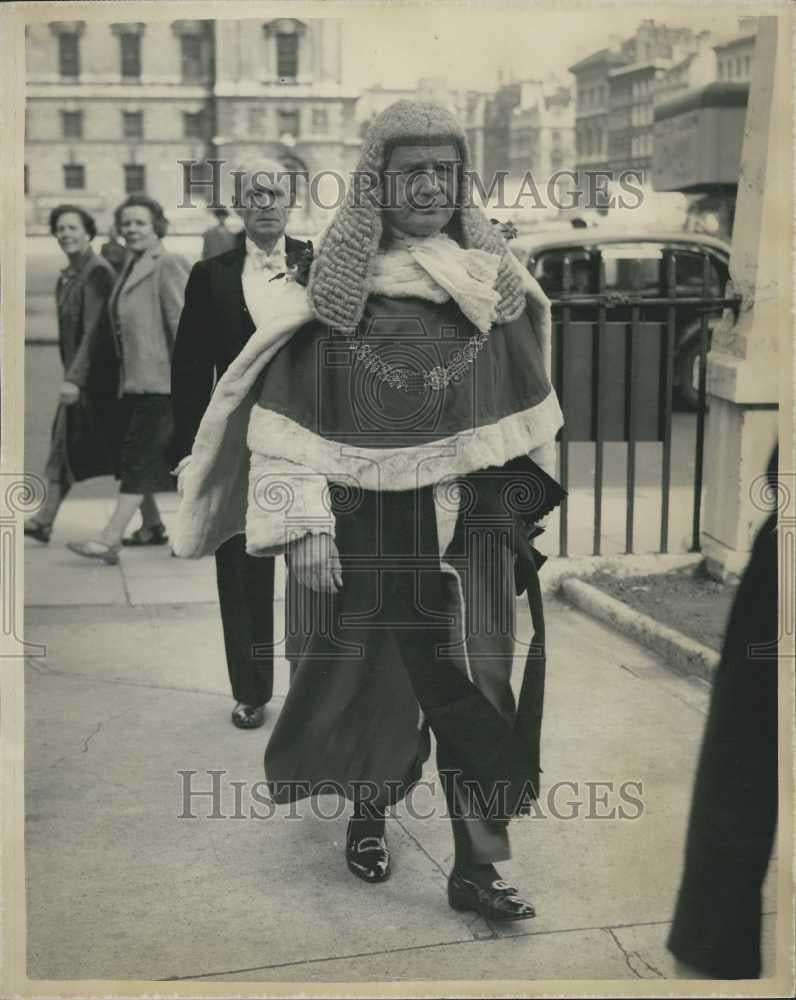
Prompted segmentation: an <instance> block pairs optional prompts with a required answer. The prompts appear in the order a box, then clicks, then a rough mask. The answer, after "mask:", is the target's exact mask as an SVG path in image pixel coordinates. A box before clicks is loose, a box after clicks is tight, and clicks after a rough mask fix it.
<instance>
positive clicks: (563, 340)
mask: <svg viewBox="0 0 796 1000" xmlns="http://www.w3.org/2000/svg"><path fill="white" fill-rule="evenodd" d="M592 257H593V262H594V263H595V264H596V273H597V282H596V284H597V290H596V292H589V293H578V292H574V291H573V290H572V262H571V259H570V258H569V257H568V256H564V257H563V259H562V264H563V272H562V292H561V294H560V295H559V296H557V297H555V298H552V299H551V303H552V309H553V338H554V369H553V382H554V385H555V388H556V391H557V392H558V396H559V399H560V402H561V407H562V410H563V412H564V418H565V423H564V427H563V428H562V430H561V432H560V433H559V437H558V441H559V445H560V452H559V458H560V480H561V485H562V486H563V487H564V489H568V488H569V445H570V437H569V432H568V429H567V414H568V410H572V409H573V407H575V406H576V405H577V400H573V399H572V398H570V397H569V396H568V392H567V385H566V378H565V373H566V362H567V356H568V351H569V350H571V349H572V346H573V337H572V324H573V318H572V312H573V309H574V310H577V311H578V313H579V314H580V318H579V320H578V322H579V323H585V324H589V323H591V324H593V325H596V336H593V337H592V345H591V351H592V355H591V421H590V422H591V430H592V434H591V436H590V438H589V439H590V440H593V441H594V446H595V463H594V524H593V540H592V552H593V554H594V555H600V554H601V548H602V526H603V478H604V457H605V456H604V447H605V444H606V438H605V433H604V427H603V420H602V415H601V409H602V406H601V393H602V392H603V390H604V387H605V371H604V357H603V351H604V347H605V344H606V334H607V330H608V324H609V322H611V323H614V324H615V323H617V322H618V323H621V324H624V327H625V343H624V361H625V371H624V436H623V437H622V438H617V437H613V438H611V440H624V441H626V443H627V461H626V488H627V512H626V517H625V552H626V553H627V554H631V553H633V550H634V533H635V504H636V450H637V444H638V442H637V426H638V417H639V414H640V412H641V411H640V407H642V406H643V402H642V401H641V400H639V399H638V398H637V395H638V393H637V391H636V387H637V369H636V367H635V366H634V360H635V359H634V355H635V353H636V352H637V348H638V347H639V344H640V340H639V338H640V336H641V313H642V310H644V312H645V313H648V312H649V311H650V310H660V312H658V314H657V318H656V320H655V322H656V323H657V324H659V325H660V335H661V337H662V341H663V342H662V349H661V351H660V395H659V397H658V400H657V405H658V437H657V439H656V440H658V441H660V442H662V445H663V448H662V457H661V479H660V483H661V522H660V551H661V552H667V551H668V549H669V511H670V492H671V461H672V393H673V389H674V361H675V351H676V346H677V343H676V341H677V317H678V311H680V310H683V309H686V308H688V309H690V310H691V313H692V314H694V313H696V314H697V315H698V317H699V331H698V338H699V356H698V405H697V412H696V454H695V470H694V499H693V511H692V526H691V551H694V552H697V551H699V548H700V537H699V536H700V520H701V512H702V487H703V460H704V447H705V417H706V410H707V405H706V403H707V353H708V349H709V340H710V327H709V319H710V316H711V314H713V315H718V314H720V313H721V311H722V310H723V309H727V308H729V309H732V310H733V311H734V313H735V315H736V317H737V314H738V309H739V306H740V301H741V299H740V296H726V294H725V295H724V296H721V297H719V296H716V295H715V294H711V291H710V286H711V280H712V279H713V280H714V281H715V279H714V278H713V272H712V263H711V258H710V256H709V254H708V253H707V252H704V251H703V253H702V258H703V263H702V288H701V291H700V294H699V295H696V296H694V295H688V296H683V295H681V296H678V295H677V284H676V260H675V254H674V251H672V250H664V251H663V261H662V264H663V268H662V273H663V276H664V277H663V282H662V284H663V286H664V289H663V290H664V294H662V295H642V294H640V291H639V289H640V286H641V282H640V278H641V272H640V262H639V261H631V286H632V289H633V291H632V292H631V294H618V293H616V292H612V291H608V290H606V278H605V261H604V260H603V258H602V255H601V254H599V253H596V254H593V255H592ZM595 258H596V259H595ZM586 310H588V311H589V312H591V313H592V315H591V316H590V315H588V313H586V314H585V318H583V317H584V311H586ZM628 310H629V317H628V316H627V312H628ZM617 312H619V313H620V316H619V318H618V319H617V317H616V313H617ZM647 325H649V321H647ZM647 439H648V440H649V438H647ZM568 541H569V539H568V502H567V500H566V499H565V500H564V502H563V503H562V505H561V511H560V521H559V555H561V556H566V555H568Z"/></svg>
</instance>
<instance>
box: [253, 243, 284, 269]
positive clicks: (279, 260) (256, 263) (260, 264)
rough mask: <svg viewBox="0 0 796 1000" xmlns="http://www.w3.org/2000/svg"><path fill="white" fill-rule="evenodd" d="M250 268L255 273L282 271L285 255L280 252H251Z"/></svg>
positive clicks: (258, 250) (257, 250)
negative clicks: (251, 267) (252, 268)
mask: <svg viewBox="0 0 796 1000" xmlns="http://www.w3.org/2000/svg"><path fill="white" fill-rule="evenodd" d="M251 259H252V266H253V267H254V269H255V270H256V271H284V269H285V255H284V253H283V252H282V251H281V250H276V251H274V252H273V253H268V251H267V250H260V249H259V248H257V249H256V250H252V252H251Z"/></svg>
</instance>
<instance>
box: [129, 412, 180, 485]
mask: <svg viewBox="0 0 796 1000" xmlns="http://www.w3.org/2000/svg"><path fill="white" fill-rule="evenodd" d="M173 434H174V419H173V416H172V409H171V396H166V395H161V394H155V393H148V394H145V393H141V394H135V395H134V394H129V395H125V396H122V398H121V399H120V400H119V424H118V440H119V451H118V455H119V459H118V467H119V471H118V478H119V480H120V492H121V493H133V494H141V493H161V492H167V491H170V490H173V489H174V488H175V481H174V477H173V476H172V474H171V471H170V467H169V460H168V455H169V448H170V446H171V439H172V436H173Z"/></svg>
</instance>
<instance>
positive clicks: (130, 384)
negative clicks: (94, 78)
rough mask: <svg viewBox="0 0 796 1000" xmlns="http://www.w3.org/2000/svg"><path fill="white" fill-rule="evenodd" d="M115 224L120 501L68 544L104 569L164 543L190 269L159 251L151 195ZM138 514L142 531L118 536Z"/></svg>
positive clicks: (135, 200) (113, 311)
mask: <svg viewBox="0 0 796 1000" xmlns="http://www.w3.org/2000/svg"><path fill="white" fill-rule="evenodd" d="M115 224H116V228H117V230H118V232H119V233H121V235H122V238H123V239H124V242H125V245H126V246H127V249H128V250H129V251H130V257H129V259H128V260H127V263H126V264H125V266H124V268H123V270H122V272H121V274H120V275H119V279H118V281H117V283H116V285H115V286H114V289H113V292H112V293H111V298H110V304H109V311H110V316H111V322H112V325H113V332H114V339H115V343H116V346H117V352H118V355H119V360H120V363H121V380H120V381H121V390H120V392H121V398H120V400H119V424H118V434H119V457H118V466H119V480H120V483H119V497H118V500H117V502H116V507H115V509H114V511H113V514H112V515H111V517H110V520H109V521H108V523H107V524H106V525H105V526H104V528H103V529H102V530H101V531H100V532H99V534H98V535H96V536H95V537H93V538H90V539H88V540H86V541H80V542H70V543H68V547H69V548H70V549H71V550H72V552H75V553H76V554H77V555H80V556H84V557H85V558H87V559H97V560H100V561H102V562H105V563H109V564H113V563H117V562H118V561H119V550H120V547H121V545H122V544H123V542H124V544H131V545H163V544H164V543H165V542H166V541H167V535H166V530H165V527H164V525H163V523H162V521H161V518H160V512H159V510H158V507H157V503H156V502H155V497H154V494H155V493H156V492H161V491H166V490H170V489H173V478H172V476H171V473H170V471H169V461H168V453H169V448H170V445H171V437H172V433H173V423H172V415H171V399H170V393H171V356H172V352H173V350H174V338H175V335H176V333H177V325H178V323H179V319H180V313H181V312H182V306H183V300H184V294H185V285H186V283H187V280H188V272H189V270H190V268H189V265H188V262H187V261H186V260H185V259H184V258H183V257H180V256H178V255H177V254H172V253H168V252H167V251H166V249H165V248H164V247H163V244H162V243H161V238H162V237H163V236H165V234H166V229H167V225H168V224H167V221H166V217H165V215H164V214H163V209H162V208H161V206H160V205H159V204H158V202H156V201H154V200H153V199H152V198H149V197H147V196H146V195H143V194H137V195H130V197H129V198H128V199H127V200H126V201H124V202H123V203H122V204H121V205H119V207H118V208H117V209H116V212H115ZM139 509H140V511H141V522H142V523H141V527H140V528H138V529H137V530H136V531H134V532H133V533H132V535H131V536H130V537H129V538H126V539H123V536H124V532H125V529H126V528H127V525H128V524H129V523H130V521H131V520H132V518H133V516H134V515H135V513H136V511H138V510H139Z"/></svg>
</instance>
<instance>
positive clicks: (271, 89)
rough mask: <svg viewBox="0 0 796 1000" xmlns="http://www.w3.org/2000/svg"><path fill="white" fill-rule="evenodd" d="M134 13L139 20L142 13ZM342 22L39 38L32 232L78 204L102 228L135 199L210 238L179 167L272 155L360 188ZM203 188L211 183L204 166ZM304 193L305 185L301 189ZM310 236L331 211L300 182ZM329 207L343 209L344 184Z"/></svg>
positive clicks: (107, 27) (33, 53) (35, 32)
mask: <svg viewBox="0 0 796 1000" xmlns="http://www.w3.org/2000/svg"><path fill="white" fill-rule="evenodd" d="M131 9H132V8H131ZM341 41H342V21H341V20H340V19H334V18H324V19H318V20H307V21H299V20H297V19H295V18H276V19H269V20H265V21H263V20H254V19H252V20H244V21H236V20H219V21H209V20H176V21H172V22H165V21H158V22H154V21H153V22H148V23H146V24H144V23H132V22H120V23H116V24H108V23H102V22H98V21H58V22H51V23H49V24H34V25H29V26H28V27H27V48H26V54H27V98H28V100H27V105H26V115H25V142H26V157H25V178H24V189H25V203H26V218H27V223H28V228H29V230H30V231H36V230H39V231H41V230H42V229H43V227H46V224H47V217H48V215H49V212H50V210H51V209H52V208H53V206H54V205H56V204H58V203H59V202H63V201H70V202H74V203H76V204H80V205H83V206H85V207H86V208H87V209H88V210H89V211H91V212H93V213H95V214H96V215H97V217H98V221H99V223H100V226H101V227H102V228H107V226H108V224H109V223H110V220H111V216H112V212H113V209H114V207H115V206H116V205H118V204H119V202H121V201H122V200H123V199H124V197H125V196H126V195H127V194H130V193H133V192H139V191H143V192H146V193H147V194H149V195H151V196H152V197H154V198H156V199H157V200H158V201H160V202H161V203H162V204H163V206H164V208H165V209H166V212H167V215H168V216H169V218H170V221H171V223H172V229H173V230H174V231H178V232H179V231H181V230H191V229H194V230H195V229H196V228H199V227H202V226H204V225H206V219H205V218H204V216H203V215H202V213H201V211H200V209H199V207H198V206H199V204H200V202H201V201H202V200H208V199H209V190H205V189H202V188H198V187H197V188H196V189H195V196H194V197H193V198H192V200H193V201H194V203H195V204H196V205H197V209H196V210H195V211H193V212H192V211H191V210H189V209H185V208H182V209H178V208H177V207H176V206H177V205H178V204H180V203H181V201H182V200H183V191H182V180H183V174H182V168H181V167H180V165H179V163H178V161H180V160H196V161H204V160H205V159H208V158H216V159H223V160H225V161H227V162H228V163H230V164H231V163H232V162H234V161H236V160H238V159H239V158H241V157H243V156H249V155H260V156H262V155H265V156H271V157H274V158H277V159H279V160H281V161H282V162H285V163H286V165H287V166H288V167H292V168H294V169H295V170H296V171H297V172H302V171H305V170H306V171H307V172H309V173H310V174H313V173H317V172H318V171H340V172H341V173H342V174H344V175H347V173H348V171H349V170H350V168H351V166H352V164H353V162H354V160H355V157H356V153H357V149H358V146H359V139H358V137H357V134H356V123H355V120H354V111H355V106H356V101H357V98H358V96H359V95H358V92H354V91H350V90H347V89H346V88H345V87H344V86H343V84H342V83H341V48H342V45H341ZM193 176H194V177H195V178H197V179H200V180H201V179H207V177H208V174H207V172H206V170H205V171H204V172H203V171H202V170H201V169H199V168H197V167H194V168H193ZM302 185H303V186H302ZM298 188H299V190H298V197H299V206H298V211H297V213H294V216H295V217H294V219H292V220H291V223H292V224H295V227H296V228H297V230H301V229H307V230H308V231H309V230H311V229H313V228H314V227H316V226H317V224H318V222H319V219H320V218H321V217H322V216H323V214H324V213H323V212H316V211H315V206H313V205H312V204H310V202H311V199H310V198H309V197H308V191H307V188H306V184H305V183H304V182H302V181H301V180H299V181H298ZM319 196H320V197H321V199H322V200H324V201H325V203H327V204H331V203H332V201H333V200H334V199H336V198H337V197H339V187H338V185H337V184H336V183H334V181H333V180H332V181H331V183H329V184H327V185H326V189H325V193H323V194H319Z"/></svg>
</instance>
